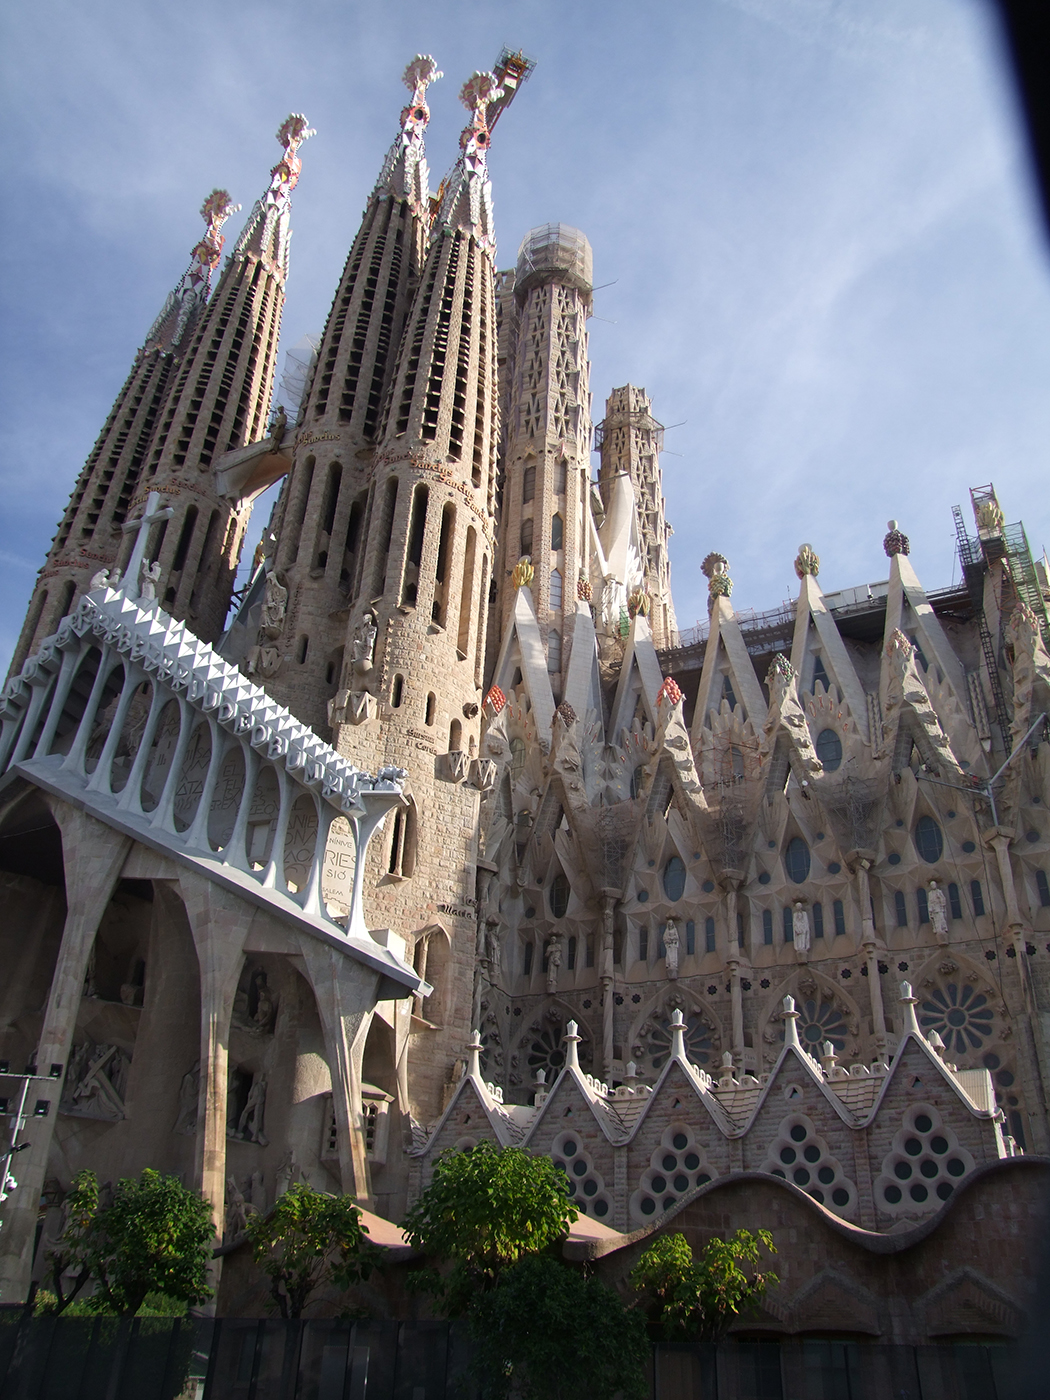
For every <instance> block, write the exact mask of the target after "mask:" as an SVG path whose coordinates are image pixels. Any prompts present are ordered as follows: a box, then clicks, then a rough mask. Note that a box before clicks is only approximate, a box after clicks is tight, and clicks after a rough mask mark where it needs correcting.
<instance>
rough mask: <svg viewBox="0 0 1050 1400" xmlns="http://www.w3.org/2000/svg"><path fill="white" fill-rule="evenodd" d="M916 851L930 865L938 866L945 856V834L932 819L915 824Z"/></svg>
mask: <svg viewBox="0 0 1050 1400" xmlns="http://www.w3.org/2000/svg"><path fill="white" fill-rule="evenodd" d="M915 849H916V850H917V851H918V853H919V855H920V856H922V858H923V860H924V861H926V863H927V864H928V865H936V864H937V862H938V861H939V860H940V858H941V856H942V855H943V854H944V833H943V832H942V831H941V829H940V827H939V826H938V825H937V823H936V822H935V821H934V820H933V818H932V817H920V818H919V820H918V821H917V822H916V823H915Z"/></svg>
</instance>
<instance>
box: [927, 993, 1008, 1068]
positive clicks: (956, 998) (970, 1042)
mask: <svg viewBox="0 0 1050 1400" xmlns="http://www.w3.org/2000/svg"><path fill="white" fill-rule="evenodd" d="M993 1020H994V1012H993V1011H992V1008H991V1007H990V1006H989V1004H988V998H987V997H986V996H985V995H984V993H983V992H979V991H977V989H976V988H975V987H971V986H970V985H969V984H968V983H963V985H962V986H961V987H960V986H958V985H957V984H956V983H955V982H949V983H948V985H947V986H946V987H935V988H934V990H933V991H932V992H931V993H930V996H929V999H928V1000H927V1001H924V1002H923V1003H922V1011H921V1012H920V1015H919V1024H920V1025H921V1027H922V1029H923V1032H924V1034H926V1035H929V1033H930V1031H936V1032H937V1034H938V1035H939V1036H940V1037H941V1039H942V1040H943V1041H944V1044H945V1048H946V1049H948V1050H951V1051H954V1052H955V1053H956V1054H957V1055H965V1054H968V1053H969V1052H970V1051H971V1050H979V1049H980V1048H981V1046H982V1045H983V1044H984V1042H985V1041H986V1040H987V1039H988V1037H989V1036H990V1035H991V1033H992V1021H993Z"/></svg>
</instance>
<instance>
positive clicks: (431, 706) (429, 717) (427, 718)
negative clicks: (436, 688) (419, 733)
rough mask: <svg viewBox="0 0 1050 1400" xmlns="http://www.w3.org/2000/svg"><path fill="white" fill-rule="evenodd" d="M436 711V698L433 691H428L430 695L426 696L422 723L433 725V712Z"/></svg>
mask: <svg viewBox="0 0 1050 1400" xmlns="http://www.w3.org/2000/svg"><path fill="white" fill-rule="evenodd" d="M436 709H437V696H436V695H435V694H434V692H433V691H430V693H429V694H428V695H427V707H426V713H425V714H424V716H423V720H424V723H426V724H433V723H434V711H435V710H436Z"/></svg>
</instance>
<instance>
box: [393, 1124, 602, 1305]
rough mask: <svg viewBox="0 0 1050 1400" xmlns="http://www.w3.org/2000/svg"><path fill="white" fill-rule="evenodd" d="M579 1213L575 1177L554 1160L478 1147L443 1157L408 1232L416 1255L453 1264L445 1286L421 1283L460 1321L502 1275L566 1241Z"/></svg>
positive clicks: (433, 1279)
mask: <svg viewBox="0 0 1050 1400" xmlns="http://www.w3.org/2000/svg"><path fill="white" fill-rule="evenodd" d="M577 1214H578V1212H577V1210H576V1208H575V1207H574V1206H573V1205H572V1203H571V1201H570V1200H569V1182H568V1178H567V1177H566V1176H565V1173H564V1172H563V1171H561V1170H560V1168H557V1167H555V1165H554V1163H553V1162H552V1161H551V1159H550V1158H549V1157H533V1156H532V1155H531V1154H530V1153H528V1152H523V1151H522V1150H521V1148H519V1147H502V1148H501V1147H496V1146H495V1145H494V1144H493V1143H491V1142H479V1143H478V1145H477V1146H476V1147H473V1148H471V1150H470V1151H469V1152H455V1151H449V1152H443V1153H442V1154H441V1156H440V1157H439V1158H438V1159H437V1161H436V1163H435V1164H434V1176H433V1179H432V1180H431V1183H430V1185H429V1186H428V1187H427V1189H426V1190H425V1191H424V1192H423V1194H422V1195H421V1196H420V1197H419V1199H418V1200H417V1201H416V1203H415V1204H414V1205H413V1206H412V1208H411V1209H410V1210H409V1212H408V1214H407V1215H406V1217H405V1219H404V1221H403V1222H402V1226H401V1228H402V1230H403V1231H404V1232H405V1235H406V1236H407V1237H408V1240H409V1242H410V1243H411V1244H412V1245H413V1246H414V1247H415V1248H416V1249H418V1250H421V1251H422V1252H423V1253H425V1254H430V1255H436V1256H437V1257H438V1258H440V1259H445V1260H449V1261H451V1262H452V1264H453V1265H454V1268H453V1271H452V1275H451V1277H450V1278H449V1279H448V1280H447V1281H446V1282H444V1283H441V1282H440V1281H438V1279H437V1275H433V1274H431V1275H427V1276H417V1286H418V1285H419V1284H422V1286H424V1287H428V1288H429V1289H430V1291H433V1292H435V1293H438V1294H443V1295H444V1302H445V1306H446V1309H447V1310H448V1311H449V1312H451V1313H453V1314H456V1313H458V1312H461V1311H462V1310H463V1309H464V1308H465V1306H466V1305H467V1303H468V1301H469V1298H470V1295H471V1294H472V1293H473V1292H474V1291H475V1290H476V1289H478V1288H486V1287H489V1286H491V1285H492V1283H493V1282H494V1281H495V1279H496V1278H497V1277H498V1275H499V1273H500V1271H501V1270H502V1269H505V1268H506V1267H507V1266H508V1265H510V1264H514V1263H516V1262H517V1260H519V1259H521V1258H522V1257H523V1256H524V1255H526V1254H534V1253H538V1252H539V1251H541V1250H544V1249H547V1248H548V1247H549V1246H550V1245H552V1244H554V1243H555V1242H556V1241H557V1240H560V1239H561V1238H562V1237H563V1236H564V1235H565V1233H566V1231H567V1230H568V1228H569V1226H570V1224H571V1223H572V1222H573V1221H574V1220H575V1219H576V1217H577Z"/></svg>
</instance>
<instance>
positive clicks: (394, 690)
mask: <svg viewBox="0 0 1050 1400" xmlns="http://www.w3.org/2000/svg"><path fill="white" fill-rule="evenodd" d="M404 696H405V678H404V676H395V677H394V683H393V685H392V686H391V687H390V704H391V706H392V707H393V708H394V709H395V710H399V709H400V708H401V701H402V700H403V699H404Z"/></svg>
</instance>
